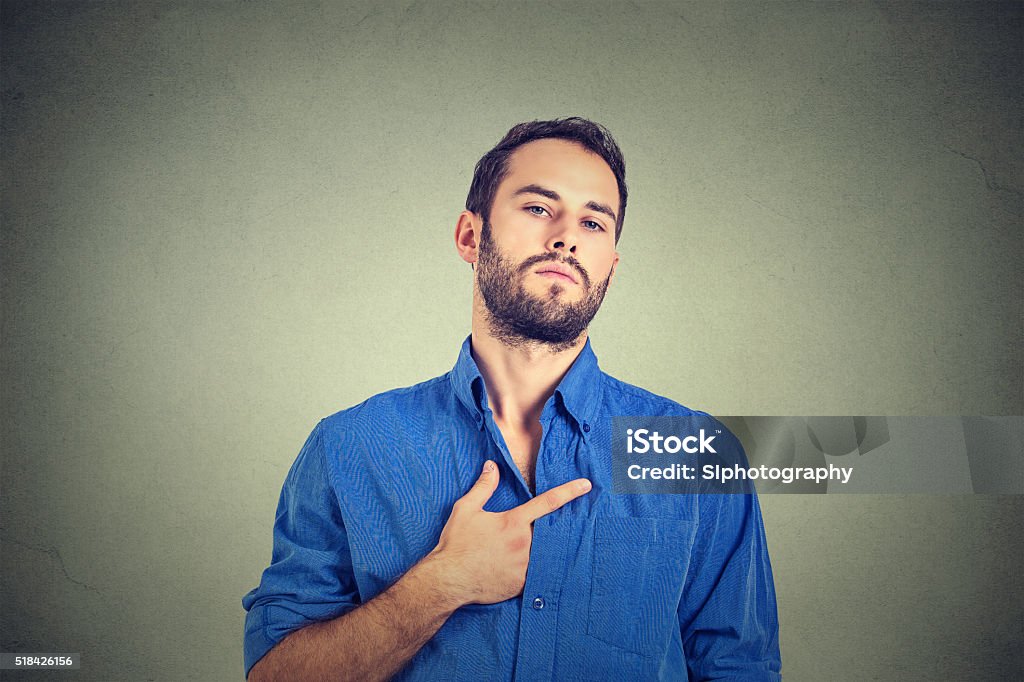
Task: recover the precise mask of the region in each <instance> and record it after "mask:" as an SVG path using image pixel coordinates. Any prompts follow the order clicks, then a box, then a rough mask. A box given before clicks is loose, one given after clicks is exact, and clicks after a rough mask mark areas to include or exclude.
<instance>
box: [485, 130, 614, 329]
mask: <svg viewBox="0 0 1024 682" xmlns="http://www.w3.org/2000/svg"><path fill="white" fill-rule="evenodd" d="M618 203H619V192H618V185H617V183H616V181H615V176H614V174H613V173H612V171H611V169H610V168H609V167H608V165H607V164H606V163H605V162H604V160H603V159H601V157H600V156H598V155H596V154H593V153H592V152H590V151H588V150H587V149H585V148H584V147H582V146H580V145H578V144H575V143H572V142H567V141H565V140H555V139H546V140H537V141H534V142H530V143H527V144H525V145H523V146H521V147H519V148H518V149H516V151H515V152H513V154H512V156H511V157H510V159H509V172H508V174H507V176H506V177H505V179H504V180H503V181H502V183H501V185H500V186H499V187H498V190H497V192H496V194H495V197H494V203H493V205H492V207H491V215H490V220H489V221H487V222H485V223H484V225H483V229H482V232H481V235H480V244H479V251H478V254H477V256H478V261H477V284H478V287H479V290H480V294H481V296H482V298H483V302H484V305H485V307H486V310H487V314H488V322H489V324H490V326H491V330H492V332H493V333H494V334H495V336H497V337H498V338H500V339H502V340H503V341H504V342H505V343H508V344H511V345H516V344H520V343H524V342H540V343H544V344H548V345H552V346H568V345H572V343H573V342H575V341H576V340H577V339H578V338H579V337H580V335H581V334H582V333H583V331H584V330H585V329H586V328H587V326H588V325H589V324H590V321H591V320H592V319H593V318H594V315H595V314H596V313H597V310H598V308H600V307H601V302H602V301H603V300H604V295H605V292H606V291H607V289H608V285H609V283H610V282H611V279H612V275H613V273H614V270H615V265H616V264H617V263H618V258H619V257H618V253H616V251H615V220H616V215H617V211H618V210H619V206H618Z"/></svg>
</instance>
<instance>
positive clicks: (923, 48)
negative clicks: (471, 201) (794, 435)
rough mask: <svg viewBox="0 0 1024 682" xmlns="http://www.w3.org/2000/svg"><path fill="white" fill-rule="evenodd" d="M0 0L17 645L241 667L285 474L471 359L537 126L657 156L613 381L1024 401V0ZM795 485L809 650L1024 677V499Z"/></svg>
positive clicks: (787, 644) (824, 660)
mask: <svg viewBox="0 0 1024 682" xmlns="http://www.w3.org/2000/svg"><path fill="white" fill-rule="evenodd" d="M0 14H2V21H3V26H2V117H0V121H2V154H3V163H2V192H3V193H2V209H0V221H2V223H0V226H2V241H0V259H2V260H0V264H2V293H0V295H2V303H3V317H2V340H3V354H2V375H0V382H2V397H3V405H2V409H3V417H2V418H3V424H2V454H3V459H2V478H0V486H2V488H0V489H2V496H0V514H2V516H0V526H2V528H0V551H2V554H0V566H2V583H0V618H2V627H0V650H3V651H75V652H81V653H82V656H83V664H82V670H81V671H80V673H79V674H77V675H76V679H89V680H121V679H124V680H177V679H197V680H229V679H241V677H242V655H241V634H242V620H243V611H242V608H241V605H240V600H241V597H242V595H243V594H244V593H245V592H247V591H248V590H249V589H250V588H252V587H253V586H255V585H256V583H257V581H258V580H259V575H260V572H261V571H262V569H263V568H264V567H265V566H266V564H267V562H268V560H269V558H270V541H271V532H270V531H271V525H272V523H273V518H274V509H275V506H276V503H277V496H278V493H279V492H280V486H281V483H282V481H283V479H284V475H285V473H286V471H287V469H288V467H289V466H290V464H291V462H292V460H293V459H294V457H295V454H296V453H297V452H298V449H299V447H300V446H301V444H302V443H303V441H304V439H305V437H306V435H307V434H308V433H309V430H310V429H311V428H312V426H313V425H314V423H315V422H316V420H317V419H318V418H320V417H322V416H325V415H327V414H329V413H331V412H334V411H336V410H338V409H341V408H344V407H347V406H349V405H352V404H354V403H356V402H359V401H361V400H362V399H364V398H365V397H367V396H368V395H371V394H373V393H376V392H379V391H382V390H385V389H388V388H392V387H395V386H399V385H407V384H411V383H415V382H417V381H421V380H423V379H426V378H429V377H432V376H435V375H438V374H441V373H443V372H445V371H447V370H448V369H449V368H450V367H451V365H452V364H453V363H454V361H455V358H456V354H457V350H458V344H459V343H460V342H461V340H462V338H464V336H465V335H466V334H467V333H468V328H469V301H470V272H469V268H467V267H465V264H464V263H463V262H462V261H461V260H459V259H458V258H457V256H456V253H455V249H454V245H453V241H452V233H453V230H454V225H455V217H456V216H457V214H458V212H459V211H460V210H461V207H462V204H463V202H464V200H465V193H466V190H467V189H468V186H469V180H470V177H471V172H472V167H473V164H474V163H475V161H476V160H477V158H478V157H479V156H480V155H481V154H482V153H483V152H484V151H485V150H486V149H487V148H489V147H490V146H491V145H492V144H493V143H494V142H496V141H497V140H498V139H499V138H500V136H501V135H502V134H503V133H504V132H505V130H506V129H507V128H508V127H509V126H510V125H512V124H513V123H515V122H518V121H521V120H528V119H533V118H548V117H553V116H561V115H573V114H578V115H583V116H587V117H590V118H593V119H595V120H597V121H600V122H602V123H604V124H605V125H607V126H608V127H609V128H610V129H611V130H612V131H613V133H615V135H616V137H617V138H618V140H619V142H620V144H621V146H622V147H623V150H624V152H625V154H626V160H627V167H628V181H629V184H630V187H631V194H630V208H629V212H628V215H627V217H626V225H625V231H624V233H623V237H622V241H621V242H620V252H621V254H622V262H621V264H620V268H619V275H618V277H617V278H616V283H615V286H614V287H613V288H612V289H611V290H610V292H609V295H608V299H607V300H606V302H605V306H604V308H603V310H602V311H601V313H599V315H598V318H597V320H596V321H595V323H594V325H593V326H592V329H591V332H592V338H593V343H594V348H595V350H596V352H597V354H598V357H599V358H600V360H601V363H602V366H603V368H604V369H605V370H606V371H609V372H610V373H612V374H613V375H615V376H618V377H619V378H622V379H624V380H626V381H629V382H631V383H635V384H639V385H642V386H645V387H647V388H650V389H652V390H654V391H656V392H659V393H662V394H665V395H668V396H670V397H672V398H674V399H676V400H678V401H680V402H682V403H684V404H687V405H690V406H691V407H695V408H700V409H704V410H708V411H711V412H713V413H720V414H754V415H756V414H764V415H770V414H823V415H829V414H837V415H841V414H851V415H852V414H890V415H929V414H934V415H942V414H947V415H948V414H953V415H955V414H992V415H1009V414H1021V413H1022V411H1024V408H1022V404H1024V391H1022V383H1024V380H1022V350H1021V349H1022V347H1024V343H1022V341H1024V339H1022V336H1024V334H1022V312H1024V310H1022V305H1024V304H1022V300H1024V295H1022V274H1024V273H1022V265H1021V264H1022V263H1024V242H1022V236H1021V213H1022V208H1024V199H1022V194H1021V188H1022V174H1024V168H1022V166H1024V140H1022V127H1024V126H1022V106H1021V105H1022V101H1021V100H1022V96H1021V93H1022V92H1024V87H1022V73H1024V69H1022V61H1024V58H1022V36H1024V27H1022V20H1024V5H1021V4H1020V3H996V2H983V3H952V2H947V3H926V4H910V3H875V2H848V3H826V2H800V3H792V2H698V3H660V2H649V1H647V2H632V3H630V2H606V3H600V2H585V3H579V4H570V3H565V2H555V3H554V4H553V5H549V3H540V2H536V3H524V2H507V3H502V4H500V5H498V4H490V3H481V2H464V3H457V2H429V3H428V2H414V1H412V0H409V1H408V2H405V3H381V2H373V3H365V4H347V5H346V4H343V3H340V2H337V3H336V2H323V3H299V2H267V1H265V0H251V1H248V2H241V1H239V2H228V1H224V2H213V1H210V2H195V3H188V2H170V3H160V2H112V1H111V2H90V3H79V2H67V3H57V2H12V1H10V0H4V2H3V3H2V5H0ZM762 504H763V507H764V513H765V523H766V526H767V530H768V539H769V545H770V549H771V553H772V559H773V566H774V570H775V576H776V584H777V590H778V595H779V603H780V616H781V628H782V629H781V642H782V654H783V666H784V667H783V672H784V674H785V676H786V678H787V679H789V680H822V679H830V680H851V681H853V680H933V679H960V680H990V679H999V678H1003V679H1009V678H1011V677H1013V676H1014V675H1020V674H1021V671H1022V668H1024V660H1022V653H1021V652H1022V650H1024V632H1022V628H1024V625H1022V623H1024V583H1022V578H1021V577H1020V576H1021V572H1020V570H1019V566H1020V560H1021V556H1022V554H1021V552H1022V548H1024V537H1022V533H1024V531H1022V526H1021V523H1020V520H1021V518H1022V517H1024V503H1022V498H1020V497H987V496H980V495H979V496H965V497H955V496H905V497H904V496H895V495H891V496H862V495H852V496H789V497H782V496H772V497H766V498H764V500H763V502H762ZM4 677H5V679H7V677H8V675H7V674H5V675H4ZM24 677H25V678H33V677H39V678H40V679H42V678H43V677H45V675H38V676H33V675H25V676H24ZM11 679H16V678H15V677H14V676H13V675H12V676H11Z"/></svg>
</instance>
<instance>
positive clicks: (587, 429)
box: [583, 422, 590, 433]
mask: <svg viewBox="0 0 1024 682" xmlns="http://www.w3.org/2000/svg"><path fill="white" fill-rule="evenodd" d="M583 433H590V424H588V423H587V422H583Z"/></svg>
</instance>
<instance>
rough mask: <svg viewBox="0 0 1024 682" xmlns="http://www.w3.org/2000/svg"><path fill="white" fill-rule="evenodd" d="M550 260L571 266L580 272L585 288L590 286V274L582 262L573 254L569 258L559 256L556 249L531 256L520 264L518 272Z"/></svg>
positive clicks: (520, 272)
mask: <svg viewBox="0 0 1024 682" xmlns="http://www.w3.org/2000/svg"><path fill="white" fill-rule="evenodd" d="M550 261H557V262H559V263H561V264H563V265H568V266H569V267H570V268H572V269H573V270H575V271H576V272H577V273H578V274H579V276H580V279H581V281H582V282H583V286H584V288H586V289H589V288H590V275H589V274H587V271H586V269H585V268H584V267H583V266H582V265H580V262H579V261H578V260H576V259H575V258H573V257H572V256H569V257H568V258H559V256H558V254H557V253H555V252H554V251H552V252H550V253H541V254H538V255H536V256H530V257H529V258H527V259H526V260H524V261H523V262H522V263H521V264H520V265H519V271H518V273H517V274H522V273H524V272H526V271H527V270H529V269H530V268H532V267H533V266H535V265H538V264H540V263H548V262H550Z"/></svg>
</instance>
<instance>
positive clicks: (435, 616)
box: [248, 554, 462, 682]
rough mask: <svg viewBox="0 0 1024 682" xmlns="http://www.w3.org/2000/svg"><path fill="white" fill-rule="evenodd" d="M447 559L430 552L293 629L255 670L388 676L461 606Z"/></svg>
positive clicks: (256, 675)
mask: <svg viewBox="0 0 1024 682" xmlns="http://www.w3.org/2000/svg"><path fill="white" fill-rule="evenodd" d="M445 575H446V571H445V569H444V565H443V560H440V559H438V558H437V556H436V555H434V554H428V555H427V556H426V557H425V558H424V559H423V560H421V561H420V562H419V563H417V564H416V565H415V566H413V567H412V568H411V569H409V571H408V572H407V573H406V574H405V575H403V576H402V577H401V578H400V579H399V580H398V582H396V583H395V584H394V585H392V586H391V587H390V588H388V589H387V590H385V591H384V592H382V593H380V594H379V595H377V596H376V597H374V598H373V599H371V600H370V601H368V602H366V604H364V605H362V606H360V607H359V608H357V609H355V610H354V611H351V612H349V613H346V614H345V615H343V616H340V617H338V618H335V619H334V620H330V621H326V622H321V623H314V624H313V625H309V626H307V627H304V628H302V629H301V630H297V631H295V632H293V633H292V634H290V635H288V636H287V637H286V638H285V639H284V640H283V641H282V642H281V643H280V644H278V645H277V646H275V647H274V648H273V649H272V650H271V651H270V652H269V653H268V654H267V655H266V656H264V657H263V658H262V659H260V661H259V662H258V663H256V665H254V666H253V668H252V670H251V671H250V673H249V677H248V679H249V680H250V682H262V681H263V680H290V679H294V680H314V679H317V680H319V679H328V678H330V677H332V673H334V675H333V677H335V678H336V679H352V680H387V679H389V678H391V677H392V676H393V675H395V673H397V672H398V671H399V670H401V669H402V667H403V666H405V664H406V663H408V662H409V660H410V659H412V657H413V656H415V655H416V652H417V651H419V650H420V648H421V647H422V646H423V645H424V644H426V643H427V640H429V639H430V638H431V637H433V636H434V633H435V632H437V630H438V629H439V628H440V627H441V626H442V625H443V624H444V622H445V621H446V620H448V617H449V616H451V615H452V613H454V612H455V610H456V609H457V608H458V607H459V606H461V605H462V604H461V603H460V600H459V598H458V597H457V596H455V594H453V591H452V590H449V589H445V587H444V585H445V581H444V577H445Z"/></svg>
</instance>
